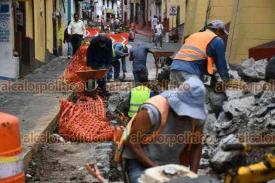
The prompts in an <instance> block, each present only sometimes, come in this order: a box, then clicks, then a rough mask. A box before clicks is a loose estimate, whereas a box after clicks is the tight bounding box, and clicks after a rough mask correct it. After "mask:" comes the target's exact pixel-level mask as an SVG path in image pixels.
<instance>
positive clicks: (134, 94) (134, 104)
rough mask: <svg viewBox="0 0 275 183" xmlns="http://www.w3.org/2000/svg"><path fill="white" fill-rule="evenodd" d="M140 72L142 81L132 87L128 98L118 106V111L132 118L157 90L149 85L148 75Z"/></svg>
mask: <svg viewBox="0 0 275 183" xmlns="http://www.w3.org/2000/svg"><path fill="white" fill-rule="evenodd" d="M138 74H139V78H140V83H139V84H137V86H136V87H134V88H132V90H131V92H130V93H129V95H128V97H127V98H126V100H124V101H123V102H121V103H120V104H119V105H118V107H117V111H118V112H119V113H120V114H122V115H123V116H125V117H130V118H132V117H133V116H134V114H135V113H136V112H138V109H139V107H140V106H141V105H142V104H143V103H144V102H145V101H147V100H148V99H149V98H151V97H153V96H155V95H156V91H154V90H153V89H150V87H148V75H147V74H146V73H144V72H141V71H139V72H138Z"/></svg>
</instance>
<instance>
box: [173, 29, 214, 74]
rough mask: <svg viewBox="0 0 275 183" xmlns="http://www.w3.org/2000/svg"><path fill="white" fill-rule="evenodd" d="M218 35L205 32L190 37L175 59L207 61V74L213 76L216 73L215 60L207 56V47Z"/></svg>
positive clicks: (208, 31)
mask: <svg viewBox="0 0 275 183" xmlns="http://www.w3.org/2000/svg"><path fill="white" fill-rule="evenodd" d="M215 37H217V35H216V34H215V33H214V32H212V31H210V30H206V31H204V32H197V33H194V34H192V35H191V36H189V37H188V38H187V39H186V40H185V43H184V45H182V47H181V49H180V50H179V51H178V53H177V54H176V55H175V57H174V59H176V60H184V61H196V60H206V62H207V72H208V74H210V75H212V74H213V73H214V65H213V64H214V59H213V58H212V57H209V56H208V55H207V51H206V50H207V46H208V44H209V43H210V42H211V41H212V40H213V39H214V38H215Z"/></svg>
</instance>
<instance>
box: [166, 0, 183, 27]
mask: <svg viewBox="0 0 275 183" xmlns="http://www.w3.org/2000/svg"><path fill="white" fill-rule="evenodd" d="M163 2H164V1H163ZM172 6H175V7H177V6H179V7H180V12H179V13H180V24H183V23H184V22H185V15H186V0H166V1H165V2H164V3H163V8H162V9H163V11H162V12H163V14H164V15H163V16H165V15H166V16H167V17H169V28H170V29H171V28H174V27H176V22H177V16H170V15H169V13H170V8H171V7H172ZM163 18H164V17H163Z"/></svg>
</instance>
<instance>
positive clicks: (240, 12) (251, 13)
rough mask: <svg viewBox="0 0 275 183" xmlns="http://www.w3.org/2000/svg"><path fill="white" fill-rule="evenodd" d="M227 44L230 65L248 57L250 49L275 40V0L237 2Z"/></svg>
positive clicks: (242, 0)
mask: <svg viewBox="0 0 275 183" xmlns="http://www.w3.org/2000/svg"><path fill="white" fill-rule="evenodd" d="M233 8H234V9H233V11H234V14H233V15H232V23H231V27H230V36H229V38H228V44H227V50H228V52H227V58H228V60H229V62H230V63H240V61H241V60H242V59H246V58H247V57H248V49H249V48H251V47H254V46H257V45H260V44H263V43H266V42H270V41H273V40H275V31H274V30H275V18H274V17H275V1H274V0H235V2H234V6H233Z"/></svg>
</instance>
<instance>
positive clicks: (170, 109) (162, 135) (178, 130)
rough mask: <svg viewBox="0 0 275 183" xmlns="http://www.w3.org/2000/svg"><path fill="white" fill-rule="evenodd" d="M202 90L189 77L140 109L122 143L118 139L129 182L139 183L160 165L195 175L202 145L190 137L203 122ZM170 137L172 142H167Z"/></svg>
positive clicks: (194, 78) (201, 84)
mask: <svg viewBox="0 0 275 183" xmlns="http://www.w3.org/2000/svg"><path fill="white" fill-rule="evenodd" d="M205 91H206V90H205V87H204V85H203V83H202V81H201V80H200V79H199V78H198V77H191V78H189V79H187V80H186V81H185V82H184V83H182V84H181V85H180V86H179V88H177V89H175V90H171V91H165V92H164V93H161V94H160V95H157V96H155V97H152V98H150V99H149V100H148V101H147V102H145V103H144V104H143V105H141V106H140V108H139V111H138V113H137V114H136V115H135V116H134V117H133V118H132V120H131V121H130V122H129V123H128V125H127V127H126V130H125V132H126V133H125V132H124V135H123V136H122V138H124V143H123V139H121V141H120V144H119V145H118V150H117V152H122V158H123V160H124V162H125V163H124V164H125V170H126V173H127V177H128V178H129V179H130V182H131V183H136V182H138V179H139V177H140V176H141V174H142V173H143V171H144V170H145V169H147V168H151V167H155V166H159V165H165V164H183V165H185V166H190V168H191V170H192V171H193V172H195V173H196V172H197V170H198V168H199V162H200V156H201V142H196V143H192V141H194V139H193V136H192V137H191V135H190V134H196V135H199V136H200V134H201V133H202V129H203V125H204V120H205V119H206V108H205ZM129 132H130V133H129ZM127 133H129V136H127V135H126V134H127ZM171 136H174V137H173V143H171V141H170V142H169V140H171V139H172V138H171ZM175 139H176V141H175ZM191 139H193V140H191ZM123 145H125V146H124V148H122V147H123Z"/></svg>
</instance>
